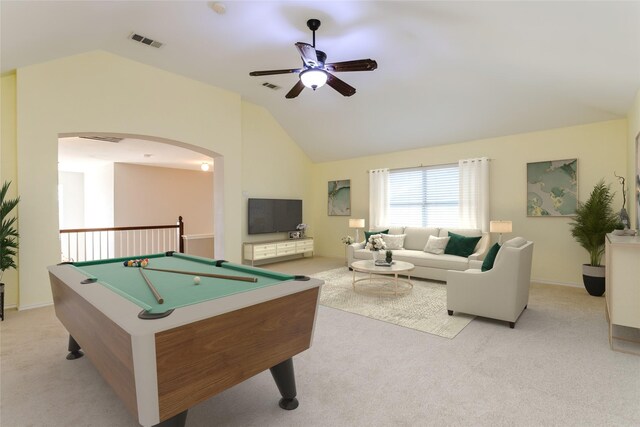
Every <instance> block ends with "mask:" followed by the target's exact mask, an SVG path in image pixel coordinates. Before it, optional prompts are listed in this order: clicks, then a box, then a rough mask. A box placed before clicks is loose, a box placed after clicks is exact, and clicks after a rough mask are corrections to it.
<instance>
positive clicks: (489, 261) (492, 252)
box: [482, 243, 500, 271]
mask: <svg viewBox="0 0 640 427" xmlns="http://www.w3.org/2000/svg"><path fill="white" fill-rule="evenodd" d="M499 250H500V245H499V244H497V243H496V244H495V245H493V246H491V249H489V252H487V256H486V257H484V261H483V262H482V271H489V270H491V269H492V268H493V263H494V262H495V260H496V255H498V251H499Z"/></svg>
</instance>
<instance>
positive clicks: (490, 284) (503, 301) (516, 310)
mask: <svg viewBox="0 0 640 427" xmlns="http://www.w3.org/2000/svg"><path fill="white" fill-rule="evenodd" d="M532 257H533V242H530V241H527V240H525V239H523V238H522V237H516V238H513V239H511V240H509V241H507V242H505V243H504V244H503V245H502V246H501V247H500V250H499V251H498V254H497V256H496V259H495V262H494V264H493V268H492V269H491V270H488V271H484V272H483V271H481V270H480V269H479V266H478V269H470V270H465V271H452V270H449V271H447V312H448V314H449V315H450V316H451V315H453V313H454V311H457V312H461V313H467V314H474V315H477V316H482V317H489V318H492V319H498V320H505V321H507V322H509V327H511V328H513V327H514V326H515V323H516V320H518V317H520V314H521V313H522V312H523V311H524V309H525V308H527V304H528V303H529V285H530V283H531V261H532Z"/></svg>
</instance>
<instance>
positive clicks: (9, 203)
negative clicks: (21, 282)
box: [0, 182, 20, 320]
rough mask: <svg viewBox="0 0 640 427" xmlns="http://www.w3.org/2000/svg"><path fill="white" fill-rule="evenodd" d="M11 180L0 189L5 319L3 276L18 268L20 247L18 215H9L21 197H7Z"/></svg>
mask: <svg viewBox="0 0 640 427" xmlns="http://www.w3.org/2000/svg"><path fill="white" fill-rule="evenodd" d="M9 185H11V182H5V183H4V184H3V185H2V189H1V190H0V294H1V300H2V302H1V303H0V310H1V311H0V315H1V316H0V317H1V318H2V320H4V283H2V276H3V275H4V271H5V270H8V269H10V268H16V262H15V257H16V251H17V249H18V230H17V229H16V220H17V219H16V217H15V216H12V217H9V215H10V214H11V211H12V210H13V209H15V207H16V206H18V202H19V201H20V198H19V197H17V198H15V199H7V192H8V191H9Z"/></svg>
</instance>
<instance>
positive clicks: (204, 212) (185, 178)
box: [113, 163, 214, 234]
mask: <svg viewBox="0 0 640 427" xmlns="http://www.w3.org/2000/svg"><path fill="white" fill-rule="evenodd" d="M113 182H114V194H115V201H114V209H113V212H114V221H115V222H114V225H115V227H133V226H139V225H169V224H175V223H176V221H177V219H178V216H182V217H183V221H184V231H185V234H211V233H213V219H214V218H213V173H212V172H202V171H192V170H185V169H173V168H162V167H153V166H141V165H132V164H127V163H116V164H115V170H114V181H113Z"/></svg>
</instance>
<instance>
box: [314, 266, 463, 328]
mask: <svg viewBox="0 0 640 427" xmlns="http://www.w3.org/2000/svg"><path fill="white" fill-rule="evenodd" d="M312 276H313V277H316V278H318V279H322V280H324V281H325V284H324V285H323V286H322V293H321V295H320V304H322V305H324V306H327V307H332V308H337V309H339V310H343V311H348V312H350V313H355V314H359V315H361V316H366V317H370V318H372V319H376V320H382V321H383V322H388V323H393V324H394V325H399V326H404V327H405V328H411V329H416V330H418V331H422V332H427V333H429V334H433V335H438V336H441V337H444V338H454V337H455V336H456V335H458V333H459V332H460V331H461V330H463V329H464V327H465V326H467V325H468V324H469V323H470V322H471V320H473V318H474V317H475V316H470V315H463V314H458V313H456V315H455V316H449V315H448V314H447V287H446V285H445V284H443V283H437V282H429V281H426V280H421V279H420V280H417V279H412V283H413V289H412V290H411V291H410V292H409V293H407V294H404V295H398V296H395V295H373V294H371V293H369V292H367V293H363V292H354V291H353V287H352V284H351V283H352V279H353V272H351V271H349V270H348V269H347V268H346V267H343V268H336V269H334V270H328V271H323V272H320V273H316V274H313V275H312ZM361 277H365V275H364V273H356V278H358V279H359V278H361Z"/></svg>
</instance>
